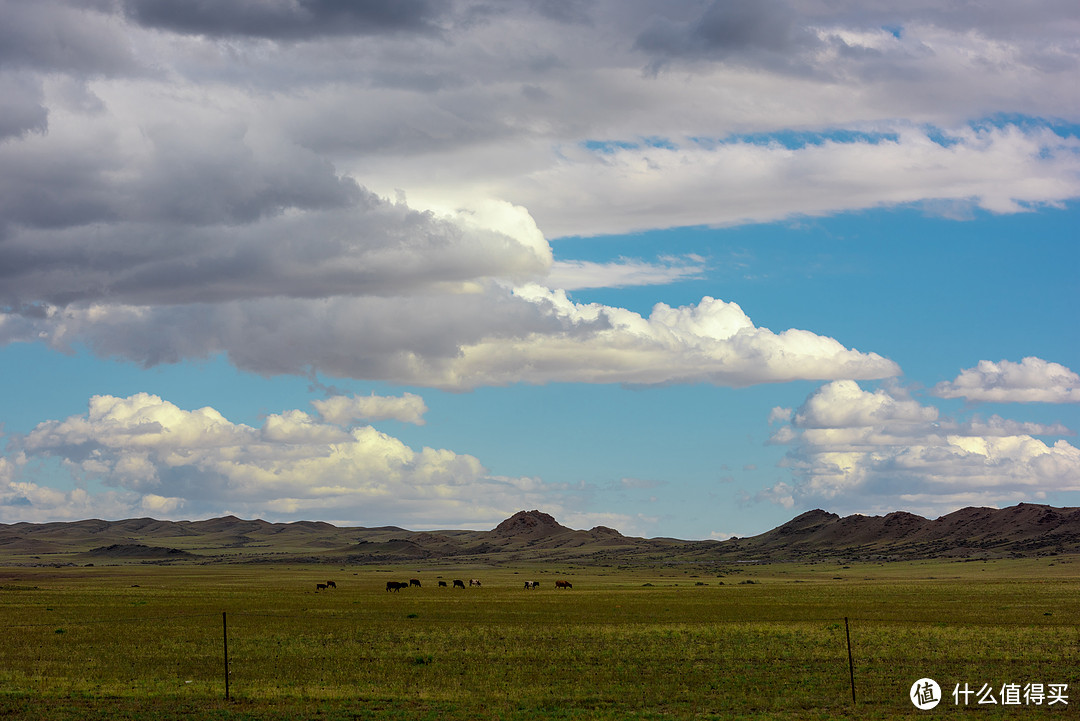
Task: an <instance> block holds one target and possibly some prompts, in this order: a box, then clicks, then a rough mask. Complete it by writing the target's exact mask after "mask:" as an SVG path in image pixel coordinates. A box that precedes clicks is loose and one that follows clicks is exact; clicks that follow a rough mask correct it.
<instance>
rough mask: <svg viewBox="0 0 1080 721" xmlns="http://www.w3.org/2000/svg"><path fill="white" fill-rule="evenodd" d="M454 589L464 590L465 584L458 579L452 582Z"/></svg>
mask: <svg viewBox="0 0 1080 721" xmlns="http://www.w3.org/2000/svg"><path fill="white" fill-rule="evenodd" d="M454 588H465V582H464V581H462V580H461V579H460V578H459V579H455V580H454Z"/></svg>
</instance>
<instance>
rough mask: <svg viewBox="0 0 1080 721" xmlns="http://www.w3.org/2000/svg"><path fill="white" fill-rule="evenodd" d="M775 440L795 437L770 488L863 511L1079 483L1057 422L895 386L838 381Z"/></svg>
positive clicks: (1027, 496) (782, 416) (775, 494)
mask: <svg viewBox="0 0 1080 721" xmlns="http://www.w3.org/2000/svg"><path fill="white" fill-rule="evenodd" d="M772 420H773V421H774V422H775V421H777V420H790V422H789V423H788V422H784V423H782V425H780V427H779V428H778V429H777V430H776V432H775V433H774V436H773V442H775V443H781V444H786V445H790V446H791V448H790V450H789V452H788V455H787V459H786V461H785V465H786V466H788V467H789V468H790V469H791V471H792V473H793V480H792V482H791V483H788V482H781V483H778V484H776V485H775V486H773V487H772V488H770V489H769V490H767V491H766V492H764V493H763V494H762V497H763V498H768V499H770V500H773V501H776V502H780V503H783V504H785V505H788V506H794V505H800V506H807V505H814V504H821V505H827V506H829V507H830V508H836V509H839V510H845V511H849V512H861V513H881V512H888V511H891V510H897V509H905V510H909V511H913V512H917V513H922V514H924V515H931V516H933V515H938V514H942V513H947V512H949V511H953V510H956V509H957V508H961V507H963V506H969V505H990V506H998V505H1006V504H1010V503H1016V502H1018V501H1022V500H1032V499H1036V500H1038V499H1045V498H1046V497H1047V495H1048V494H1053V493H1060V492H1072V491H1077V490H1080V449H1077V448H1076V446H1074V445H1072V444H1071V443H1069V442H1067V441H1066V440H1064V439H1059V440H1056V441H1053V442H1047V441H1044V440H1042V439H1040V438H1037V437H1036V436H1061V435H1066V434H1069V435H1071V434H1073V432H1072V431H1071V430H1069V429H1068V428H1065V427H1063V426H1061V425H1060V424H1053V425H1045V424H1038V423H1030V422H1018V421H1012V420H1008V419H1004V418H1001V417H1000V416H996V415H995V416H991V417H990V418H989V419H986V420H983V419H981V418H978V417H975V418H972V419H968V420H955V419H951V418H947V417H943V416H941V415H940V413H939V411H938V410H937V409H936V408H933V407H930V406H925V405H923V404H921V403H920V402H919V401H917V400H915V399H913V398H911V397H909V396H908V394H907V392H906V391H904V389H902V388H900V387H898V386H893V387H891V388H888V389H878V390H876V391H867V390H863V389H862V388H861V387H860V386H859V385H858V384H857V383H855V382H854V381H834V382H832V383H829V384H826V385H825V386H823V387H822V388H820V389H819V390H818V391H816V392H815V393H813V394H812V395H811V396H810V397H809V398H807V400H806V402H805V403H804V404H803V406H802V407H801V408H799V409H797V410H796V411H795V412H794V413H793V414H792V412H791V411H788V410H785V409H777V410H776V411H775V412H774V414H773V417H772Z"/></svg>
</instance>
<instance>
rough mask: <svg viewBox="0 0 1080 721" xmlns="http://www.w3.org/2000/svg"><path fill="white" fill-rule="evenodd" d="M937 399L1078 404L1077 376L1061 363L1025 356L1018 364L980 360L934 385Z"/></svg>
mask: <svg viewBox="0 0 1080 721" xmlns="http://www.w3.org/2000/svg"><path fill="white" fill-rule="evenodd" d="M933 393H934V395H936V396H938V397H940V398H966V399H967V400H969V401H976V402H992V403H1080V375H1077V374H1076V373H1075V372H1073V371H1071V370H1069V369H1068V368H1066V367H1065V366H1063V365H1061V364H1060V363H1051V362H1049V361H1045V360H1043V359H1041V358H1034V357H1028V358H1024V359H1022V360H1021V361H1020V362H1019V363H1014V362H1012V361H1007V360H1003V361H1000V362H998V363H994V362H993V361H986V360H984V361H979V364H978V365H977V366H975V367H974V368H966V369H964V370H963V371H961V372H960V375H958V376H957V377H956V379H955V380H952V381H944V382H942V383H938V384H937V385H936V386H934V390H933Z"/></svg>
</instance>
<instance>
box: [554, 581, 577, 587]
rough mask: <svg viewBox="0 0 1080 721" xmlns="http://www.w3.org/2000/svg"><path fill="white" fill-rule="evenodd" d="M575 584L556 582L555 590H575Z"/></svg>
mask: <svg viewBox="0 0 1080 721" xmlns="http://www.w3.org/2000/svg"><path fill="white" fill-rule="evenodd" d="M573 587H574V584H572V583H570V582H569V581H556V582H555V588H573Z"/></svg>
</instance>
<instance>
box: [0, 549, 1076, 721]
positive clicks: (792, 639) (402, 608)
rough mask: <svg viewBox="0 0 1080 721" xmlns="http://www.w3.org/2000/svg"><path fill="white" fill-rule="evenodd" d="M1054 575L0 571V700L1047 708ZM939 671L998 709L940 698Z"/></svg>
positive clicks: (1058, 578) (1032, 712) (257, 711)
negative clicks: (532, 583) (931, 682)
mask: <svg viewBox="0 0 1080 721" xmlns="http://www.w3.org/2000/svg"><path fill="white" fill-rule="evenodd" d="M1078 570H1080V561H1078V562H1077V563H1075V564H1074V563H1073V559H1068V558H1064V559H1062V558H1058V559H1054V560H1046V559H1042V560H1028V561H997V562H973V563H958V562H924V563H905V564H888V565H883V566H879V565H853V566H851V567H846V566H844V567H841V566H839V565H835V564H832V565H826V564H819V565H812V566H793V565H790V566H789V565H769V566H761V567H753V566H748V567H741V568H725V569H716V568H712V569H707V570H706V569H701V568H697V569H693V568H680V569H675V570H672V569H651V570H642V569H637V570H630V569H625V570H616V569H598V568H596V569H589V568H574V569H563V572H562V573H555V572H554V569H550V570H548V569H544V570H541V569H516V570H515V569H489V570H478V569H452V568H433V569H427V570H425V569H418V568H400V569H389V570H388V569H374V568H347V569H340V568H333V570H328V569H327V567H307V568H282V567H273V566H174V567H161V566H141V565H127V566H109V567H101V566H98V567H92V568H59V569H55V568H0V614H2V615H0V635H2V637H3V642H2V643H0V717H11V718H35V719H59V718H71V719H75V718H79V719H82V718H103V719H104V718H109V719H114V718H132V719H150V718H155V719H157V718H220V719H242V718H297V717H303V718H327V719H333V718H341V719H415V718H430V719H480V718H492V719H495V718H499V719H579V718H580V719H586V718H588V719H593V718H596V719H655V718H734V717H748V718H749V717H765V718H769V717H771V718H790V719H804V718H893V717H906V716H912V717H914V716H923V717H929V716H943V715H950V716H952V715H957V714H970V713H980V717H1002V718H1025V719H1026V718H1070V717H1075V716H1076V714H1077V710H1078V709H1080V680H1078V678H1077V676H1078V675H1080V674H1078V668H1080V664H1078V660H1080V629H1078V628H1077V625H1076V620H1077V619H1078V618H1080V574H1078V573H1077V571H1078ZM470 577H476V578H480V579H481V580H482V581H483V586H482V587H480V588H466V589H464V590H462V589H453V588H439V587H437V581H438V580H439V579H440V578H441V579H442V580H445V581H447V582H450V581H452V580H453V579H455V578H463V579H465V581H466V583H468V579H469V578H470ZM410 578H418V579H420V580H421V582H422V583H423V587H422V588H411V589H405V590H402V591H400V592H396V593H388V592H386V590H385V584H386V581H388V580H399V581H407V580H409V579H410ZM556 578H561V579H567V580H570V581H571V582H572V583H573V585H574V588H573V589H572V590H556V589H555V587H554V581H555V579H556ZM330 579H333V580H334V581H335V582H336V583H337V586H338V587H337V588H336V589H330V590H328V591H325V590H324V591H319V592H316V591H315V584H316V582H322V581H325V580H330ZM525 580H538V581H540V583H541V587H540V588H539V589H538V590H533V591H526V590H524V589H523V588H522V586H523V585H524V581H525ZM223 611H224V612H225V613H226V619H225V620H226V621H227V626H228V632H227V636H228V654H229V666H230V670H231V674H230V683H229V692H230V699H229V700H228V701H226V700H225V698H224V697H225V674H224V668H225V663H224V658H223V657H224V643H223V636H224V635H225V634H224V633H223V619H222V612H223ZM845 617H846V618H848V619H849V627H850V635H851V643H852V656H853V660H854V669H855V692H856V701H855V703H854V704H853V702H852V698H851V680H850V675H849V666H848V648H847V643H846V631H847V629H846V628H845V621H844V619H845ZM922 677H930V678H933V679H935V680H937V681H938V683H939V684H940V686H941V688H942V692H941V693H942V695H943V697H944V698H943V700H942V702H941V703H940V705H939V706H938V707H937V708H935V709H933V710H930V711H919V710H917V709H915V707H914V706H913V705H912V703H911V701H910V700H909V699H908V691H909V688H910V687H911V685H912V683H913V682H914V681H916V680H917V679H920V678H922ZM956 684H960V685H961V687H963V685H964V684H967V685H968V688H970V689H971V690H972V691H975V692H977V691H979V690H980V689H981V688H982V687H984V685H988V686H989V687H990V688H991V689H992V697H993V698H995V700H997V701H998V703H997V704H993V705H991V704H987V703H984V704H979V703H977V701H978V697H977V695H976V694H974V693H973V694H972V695H971V696H970V697H968V702H967V704H966V705H964V704H960V705H957V703H956V702H955V700H954V697H953V695H952V692H953V690H954V688H955V686H956ZM1006 684H1008V685H1013V684H1015V685H1016V687H1017V688H1020V687H1027V688H1028V689H1031V688H1032V687H1031V686H1030V684H1042V685H1043V687H1044V689H1045V688H1046V687H1048V686H1049V685H1050V684H1067V689H1066V694H1067V701H1068V704H1067V705H1066V704H1065V703H1062V702H1061V701H1060V700H1059V701H1058V702H1057V703H1054V704H1050V701H1051V699H1050V698H1049V697H1045V698H1043V699H1042V703H1041V704H1036V703H1035V700H1036V699H1037V698H1038V697H1037V696H1034V697H1029V698H1027V699H1024V698H1021V699H1020V701H1019V703H1004V701H1005V700H1006V698H1005V696H1004V695H1003V693H1002V691H1003V686H1004V685H1006ZM1034 688H1035V689H1036V690H1037V689H1038V688H1039V687H1038V686H1035V687H1034ZM1074 695H1075V698H1074V697H1073V696H1074ZM1014 698H1015V697H1014ZM984 700H985V698H984Z"/></svg>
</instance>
